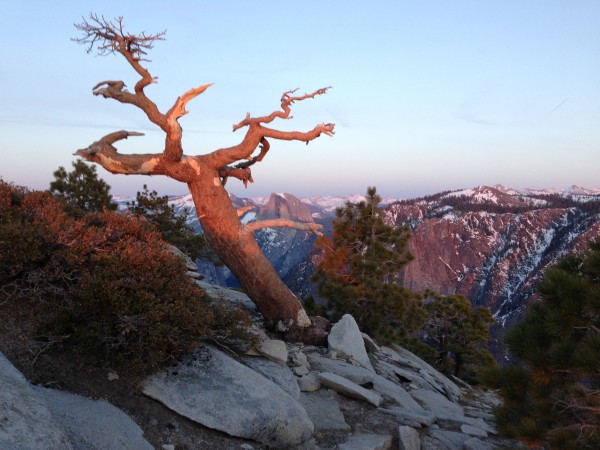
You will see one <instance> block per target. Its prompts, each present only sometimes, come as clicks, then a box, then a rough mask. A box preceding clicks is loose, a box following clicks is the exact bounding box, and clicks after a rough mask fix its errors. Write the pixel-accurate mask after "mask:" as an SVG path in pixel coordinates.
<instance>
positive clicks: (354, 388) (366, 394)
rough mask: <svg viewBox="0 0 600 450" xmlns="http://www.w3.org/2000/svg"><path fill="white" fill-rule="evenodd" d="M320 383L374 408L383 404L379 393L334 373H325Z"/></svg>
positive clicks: (320, 378)
mask: <svg viewBox="0 0 600 450" xmlns="http://www.w3.org/2000/svg"><path fill="white" fill-rule="evenodd" d="M319 381H321V384H322V385H323V386H327V387H329V388H331V389H333V390H334V391H336V392H339V393H340V394H344V395H347V396H348V397H352V398H355V399H358V400H364V401H366V402H369V403H371V404H372V405H374V406H379V405H380V404H381V402H382V398H381V396H380V395H379V394H378V393H377V392H373V391H370V390H368V389H365V388H363V387H362V386H360V385H358V384H356V383H354V382H352V381H350V380H348V379H347V378H344V377H341V376H339V375H336V374H334V373H330V372H323V373H321V374H319Z"/></svg>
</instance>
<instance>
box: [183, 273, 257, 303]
mask: <svg viewBox="0 0 600 450" xmlns="http://www.w3.org/2000/svg"><path fill="white" fill-rule="evenodd" d="M194 282H195V283H196V284H197V285H198V286H200V287H201V288H202V290H203V291H204V292H206V293H207V294H208V295H209V296H210V297H212V298H214V299H217V300H219V299H220V300H224V301H226V302H228V303H231V304H235V305H239V306H243V307H244V308H245V309H247V310H250V311H253V310H256V305H255V304H254V302H253V301H252V300H250V297H248V296H247V295H246V294H244V293H243V292H240V291H236V290H235V289H229V288H226V287H222V286H217V285H214V284H209V283H205V282H204V281H202V280H194Z"/></svg>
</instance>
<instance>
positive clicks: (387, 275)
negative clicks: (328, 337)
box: [313, 187, 424, 342]
mask: <svg viewBox="0 0 600 450" xmlns="http://www.w3.org/2000/svg"><path fill="white" fill-rule="evenodd" d="M380 202H381V198H380V197H379V196H378V195H377V193H376V189H375V188H374V187H369V188H368V190H367V197H366V201H362V202H359V203H356V204H354V203H350V202H348V203H347V204H346V206H345V207H344V208H339V209H338V210H337V211H336V218H335V219H334V221H333V236H332V237H331V239H329V238H327V237H322V238H319V239H318V240H317V247H318V248H319V249H321V251H322V253H321V257H320V260H319V262H318V265H317V268H316V271H315V274H314V275H313V281H314V282H315V283H316V284H317V286H318V292H319V295H320V296H322V297H323V298H325V299H326V300H327V308H326V309H327V313H328V315H329V317H330V318H331V319H332V320H338V319H339V318H340V317H341V316H342V315H343V314H346V313H349V314H351V315H352V316H354V318H355V319H356V321H357V323H358V324H359V326H360V327H361V329H362V330H363V331H365V332H366V333H369V334H370V335H372V336H373V337H376V338H379V339H380V340H382V341H384V342H390V341H396V342H398V341H402V340H406V339H407V338H408V337H409V336H410V335H411V334H412V333H413V332H414V331H415V330H417V329H418V328H420V326H421V325H422V324H423V321H424V310H423V308H422V304H421V298H420V296H418V295H416V294H414V293H413V292H411V291H410V290H408V289H406V288H405V287H404V286H402V285H401V284H399V283H398V281H399V275H400V271H401V269H402V267H403V266H404V265H405V264H406V263H408V262H409V261H410V260H411V259H412V258H413V257H412V255H411V254H410V253H409V252H408V250H407V243H408V239H409V237H410V231H409V229H408V228H407V227H400V228H394V227H392V226H390V225H387V224H386V223H385V222H384V217H383V212H382V210H381V208H380V207H379V203H380Z"/></svg>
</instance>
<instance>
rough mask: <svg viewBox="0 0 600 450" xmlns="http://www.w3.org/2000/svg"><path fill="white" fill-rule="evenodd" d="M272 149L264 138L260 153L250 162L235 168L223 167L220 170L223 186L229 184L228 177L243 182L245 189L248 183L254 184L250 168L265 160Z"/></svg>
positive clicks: (242, 163) (237, 165)
mask: <svg viewBox="0 0 600 450" xmlns="http://www.w3.org/2000/svg"><path fill="white" fill-rule="evenodd" d="M270 148H271V144H269V142H268V141H267V140H266V139H265V138H264V137H263V138H262V139H261V140H260V153H259V154H258V155H256V156H254V157H252V158H250V159H249V160H248V161H244V162H241V163H239V164H236V165H235V166H234V167H229V166H225V167H221V168H220V169H219V176H220V177H221V184H222V185H223V186H225V184H226V183H227V178H228V177H234V178H237V179H238V180H241V181H242V183H244V187H245V188H247V187H248V182H250V183H254V180H253V179H252V171H251V170H250V166H251V165H253V164H256V163H257V162H260V161H262V160H263V158H264V157H265V155H266V154H267V152H268V151H269V149H270Z"/></svg>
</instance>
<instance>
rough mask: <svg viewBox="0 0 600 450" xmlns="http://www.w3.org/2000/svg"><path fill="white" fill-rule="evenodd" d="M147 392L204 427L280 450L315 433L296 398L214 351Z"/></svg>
mask: <svg viewBox="0 0 600 450" xmlns="http://www.w3.org/2000/svg"><path fill="white" fill-rule="evenodd" d="M143 392H144V394H146V395H148V396H149V397H152V398H154V399H156V400H158V401H160V402H162V403H164V404H165V405H166V406H167V407H169V408H171V409H172V410H174V411H176V412H177V413H179V414H181V415H183V416H185V417H188V418H190V419H191V420H194V421H196V422H198V423H201V424H202V425H204V426H207V427H210V428H214V429H217V430H221V431H223V432H225V433H227V434H230V435H232V436H238V437H243V438H248V439H253V440H255V441H258V442H261V443H263V444H266V445H270V446H274V447H289V446H293V445H298V444H300V443H302V442H304V441H306V440H307V439H309V438H310V437H311V435H312V432H313V424H312V422H311V420H310V419H309V417H308V415H307V413H306V411H305V409H304V408H303V407H302V406H301V405H300V404H299V403H298V402H297V401H296V400H295V399H294V398H293V397H291V396H290V395H289V394H288V393H286V392H284V391H283V390H282V389H281V388H280V387H279V386H277V385H276V384H275V383H273V382H272V381H270V380H268V379H266V378H265V377H263V376H262V375H260V374H258V373H257V372H255V371H254V370H252V369H250V368H248V367H246V366H245V365H243V364H241V363H239V362H237V361H235V360H233V359H232V358H230V357H228V356H227V355H225V354H224V353H223V352H221V351H219V350H217V349H216V348H213V347H210V346H205V347H202V348H201V349H200V350H199V351H197V352H196V353H195V354H194V357H193V358H191V359H189V360H187V361H185V362H183V363H181V364H179V365H178V366H176V367H175V368H171V369H169V370H167V371H164V372H162V373H159V374H156V375H154V376H152V377H150V378H149V379H148V380H146V382H145V383H144V388H143Z"/></svg>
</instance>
